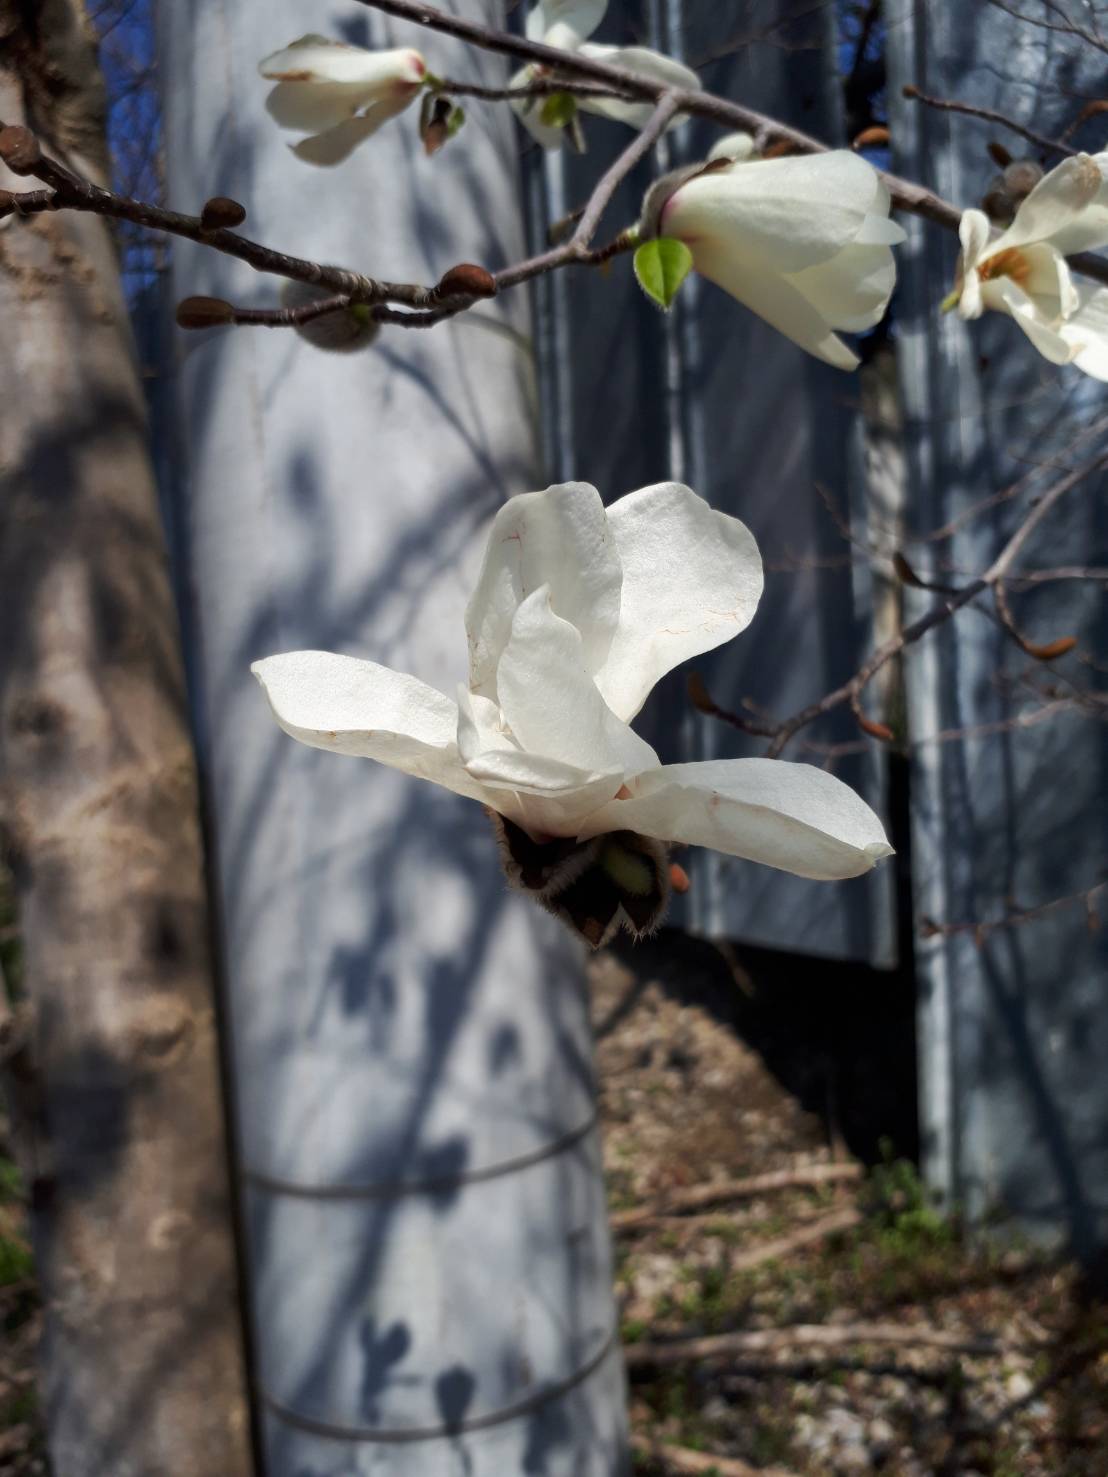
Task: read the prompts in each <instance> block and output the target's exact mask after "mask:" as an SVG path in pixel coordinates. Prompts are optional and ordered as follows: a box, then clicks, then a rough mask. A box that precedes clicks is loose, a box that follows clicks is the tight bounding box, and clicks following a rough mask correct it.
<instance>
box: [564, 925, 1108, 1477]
mask: <svg viewBox="0 0 1108 1477" xmlns="http://www.w3.org/2000/svg"><path fill="white" fill-rule="evenodd" d="M796 967H797V966H796V964H795V962H794V964H793V965H792V968H793V970H794V971H795V970H796ZM801 967H803V966H801ZM788 968H789V966H788V964H787V962H786V961H782V960H780V958H778V959H774V958H773V957H772V956H764V955H759V954H758V953H757V952H756V951H744V952H743V955H742V957H741V958H740V957H737V956H736V955H734V954H731V955H730V956H729V957H727V958H725V957H724V956H723V955H721V954H720V953H719V952H718V951H716V950H714V949H710V948H709V947H708V946H706V945H699V944H695V943H693V942H692V941H689V940H681V939H679V938H678V937H677V936H675V935H670V936H668V937H667V936H665V935H663V936H662V937H661V939H660V940H659V941H657V942H656V943H654V944H652V945H649V946H646V947H640V948H639V949H637V950H636V951H634V952H633V953H630V952H628V953H624V954H622V956H621V957H620V958H617V957H615V956H613V955H611V954H609V955H606V956H601V957H600V958H598V960H597V961H596V963H595V964H594V966H593V968H592V981H593V991H594V1000H595V1021H596V1031H597V1037H598V1043H597V1045H598V1057H599V1071H600V1082H601V1108H602V1118H603V1125H604V1134H605V1161H606V1165H607V1174H608V1180H609V1187H610V1201H611V1206H612V1211H613V1224H614V1228H615V1236H616V1265H617V1285H618V1293H619V1299H620V1308H621V1314H622V1320H623V1336H624V1343H625V1346H626V1351H627V1358H628V1364H629V1374H630V1380H631V1401H632V1423H633V1428H634V1432H635V1436H636V1442H637V1461H638V1466H637V1469H636V1470H637V1471H638V1472H639V1473H642V1474H647V1473H650V1474H654V1473H657V1474H661V1473H675V1474H678V1473H684V1472H690V1473H717V1474H718V1477H746V1474H749V1473H752V1472H757V1473H760V1474H762V1477H769V1474H773V1477H788V1474H797V1477H838V1474H848V1473H859V1472H882V1473H887V1474H889V1477H932V1474H933V1477H1017V1474H1018V1477H1106V1474H1108V1302H1106V1301H1105V1300H1104V1297H1103V1295H1102V1294H1100V1293H1098V1289H1097V1287H1096V1286H1095V1285H1094V1283H1093V1281H1092V1280H1091V1279H1090V1278H1088V1277H1087V1276H1086V1277H1083V1276H1082V1275H1081V1274H1079V1273H1078V1271H1077V1270H1076V1269H1075V1268H1074V1267H1073V1266H1071V1265H1068V1264H1067V1263H1066V1262H1065V1261H1064V1260H1063V1259H1059V1258H1057V1257H1052V1256H1050V1255H1048V1254H1047V1253H1045V1252H1044V1251H1041V1250H1039V1251H1036V1250H1034V1249H1033V1248H1031V1247H1029V1246H1026V1245H1021V1244H1020V1243H1019V1242H1018V1241H1017V1240H1015V1239H1014V1238H1013V1237H1011V1236H1010V1235H1009V1236H1006V1237H1000V1238H997V1239H991V1240H985V1239H982V1238H980V1237H977V1238H973V1239H971V1238H970V1237H968V1236H966V1235H965V1234H963V1232H962V1230H961V1228H960V1227H959V1225H958V1224H957V1222H956V1220H951V1219H948V1218H944V1217H942V1216H940V1215H939V1214H937V1213H936V1211H935V1210H934V1208H933V1207H932V1206H931V1205H930V1204H929V1201H928V1197H927V1195H926V1194H925V1192H924V1191H923V1189H922V1187H921V1185H920V1183H919V1180H918V1177H917V1176H916V1173H915V1170H914V1168H913V1167H912V1164H911V1163H910V1162H909V1161H908V1160H906V1159H903V1158H900V1157H898V1156H899V1154H900V1153H902V1152H903V1150H904V1148H905V1147H911V1141H912V1138H913V1134H914V1127H913V1124H912V1115H911V1113H909V1114H907V1115H906V1114H905V1113H904V1112H903V1107H904V1104H905V1101H906V1102H907V1103H908V1105H909V1107H910V1105H911V1104H912V1101H913V1098H914V1081H913V1077H912V1072H911V1065H910V1061H909V1062H907V1063H906V1062H905V1061H904V1060H901V1061H900V1062H899V1064H898V1062H897V1057H898V1053H899V1054H901V1055H902V1054H903V1050H902V1049H903V1046H904V1041H905V1037H904V1032H903V1031H902V1029H901V1028H902V1026H903V1024H904V1019H903V1016H904V1010H905V1009H906V1008H908V1007H910V1001H904V1000H902V1001H900V1002H899V1003H898V1002H897V1001H896V1000H895V999H892V1000H891V999H890V993H889V992H890V990H891V991H892V992H893V994H895V984H894V983H893V982H892V981H891V980H890V979H888V978H886V979H885V980H884V981H882V980H880V979H879V978H875V979H873V980H871V981H867V980H865V979H864V978H862V979H859V980H857V981H855V986H856V988H855V991H854V999H853V1002H852V1006H851V1007H849V1008H846V1009H845V1010H844V1006H843V999H842V997H841V996H839V997H838V1002H837V1005H832V1004H830V1000H833V999H835V998H836V997H835V996H834V995H832V996H830V997H829V996H828V994H827V991H826V988H823V989H822V990H821V991H820V993H819V994H812V993H810V991H809V986H808V983H807V982H803V983H800V984H797V983H796V982H795V981H793V982H791V983H790V980H789V978H788ZM820 968H821V969H822V966H820ZM805 973H806V974H808V975H811V973H812V969H811V967H810V966H809V967H808V968H807V969H806V970H805ZM865 973H866V972H865V971H862V972H861V974H862V975H865ZM823 985H824V987H825V985H826V982H825V981H824V982H823ZM870 985H872V986H873V988H874V989H875V990H882V989H883V991H884V994H883V996H882V997H881V998H882V999H883V1002H884V1003H883V1006H882V1009H884V1011H885V1020H884V1023H883V1026H881V1025H880V1024H875V1011H874V1010H873V1009H870V1008H869V1007H870V1004H871V1003H872V1002H871V1001H870V999H869V998H868V994H867V992H868V989H869V986H870ZM872 998H873V1001H876V1000H877V999H878V996H877V995H874V996H873V997H872ZM854 1007H856V1009H855V1008H854ZM879 1013H880V1012H879V1011H878V1012H877V1014H879ZM852 1017H854V1022H853V1025H852V1024H851V1018H852ZM790 1033H791V1036H792V1038H793V1046H794V1051H793V1052H792V1053H791V1054H790V1053H788V1052H786V1051H785V1050H784V1045H783V1038H784V1037H785V1036H786V1035H788V1034H790ZM909 1034H910V1033H909ZM882 1038H884V1039H885V1042H886V1046H885V1047H884V1048H883V1047H882V1045H881V1041H882ZM751 1041H754V1042H756V1043H757V1049H755V1047H754V1046H752V1045H751V1044H750V1043H751ZM851 1043H853V1048H854V1049H853V1050H851ZM767 1061H771V1062H773V1064H774V1070H771V1069H770V1066H768V1065H767ZM867 1073H868V1074H869V1081H870V1083H871V1086H872V1091H871V1092H870V1093H869V1094H868V1096H869V1098H870V1101H869V1102H868V1103H867V1088H866V1084H867ZM905 1074H906V1075H905ZM782 1079H785V1080H786V1081H787V1082H788V1083H789V1085H788V1086H785V1085H783V1082H782ZM821 1079H822V1080H821ZM883 1117H884V1118H885V1119H886V1120H887V1121H888V1123H889V1124H891V1125H895V1131H894V1132H893V1133H891V1134H890V1135H888V1136H886V1135H885V1134H883V1133H882V1131H881V1130H882V1119H883ZM847 1140H853V1141H854V1142H855V1143H856V1144H859V1145H861V1151H862V1152H868V1156H869V1157H871V1158H873V1159H875V1160H876V1161H877V1162H876V1165H875V1166H872V1167H871V1168H869V1169H866V1170H865V1171H864V1173H863V1172H862V1166H861V1165H860V1164H859V1163H858V1161H857V1159H855V1158H854V1157H853V1156H852V1155H851V1154H850V1152H849V1148H848V1144H847ZM831 1164H835V1165H838V1166H839V1168H836V1169H833V1170H831V1171H830V1173H831V1174H833V1175H842V1176H844V1178H843V1179H841V1180H839V1181H837V1182H836V1181H835V1180H833V1179H832V1180H829V1181H826V1182H824V1183H822V1184H815V1185H813V1186H807V1187H805V1186H803V1185H793V1186H791V1187H788V1188H777V1189H774V1190H770V1191H766V1190H763V1191H762V1192H761V1193H749V1192H748V1193H741V1186H740V1187H738V1190H737V1191H736V1192H734V1193H731V1194H721V1195H720V1196H719V1197H718V1199H716V1200H715V1202H714V1203H710V1204H701V1205H696V1206H690V1207H689V1209H687V1210H685V1211H684V1212H683V1213H682V1211H681V1207H680V1202H681V1201H682V1199H684V1200H686V1201H687V1200H689V1199H691V1198H693V1194H692V1193H691V1192H693V1191H694V1187H699V1186H704V1185H711V1184H716V1185H722V1184H724V1182H727V1181H734V1180H736V1179H739V1180H742V1179H749V1178H750V1177H752V1176H764V1175H765V1174H766V1173H767V1172H772V1171H786V1172H788V1171H797V1170H799V1171H801V1173H802V1174H803V1173H805V1172H807V1171H810V1170H811V1169H812V1167H815V1166H826V1165H831ZM851 1165H853V1166H854V1169H853V1173H854V1174H855V1176H857V1177H856V1178H854V1179H851V1178H849V1176H850V1175H851V1173H852V1170H851ZM821 1172H822V1173H826V1171H819V1170H817V1174H818V1173H821ZM675 1202H676V1203H675ZM636 1208H639V1209H640V1210H641V1211H643V1212H644V1213H645V1215H648V1216H650V1218H649V1219H641V1220H640V1223H639V1224H635V1223H634V1220H635V1216H634V1212H635V1210H636ZM813 1325H818V1327H816V1328H815V1329H813V1327H812V1326H813ZM719 1335H735V1336H736V1337H735V1338H734V1339H733V1340H732V1344H733V1346H732V1347H731V1348H729V1349H726V1348H725V1349H723V1350H722V1351H721V1350H720V1349H719V1347H718V1345H717V1346H713V1345H711V1344H708V1345H706V1346H705V1345H701V1346H700V1347H699V1348H691V1349H690V1350H689V1351H688V1354H687V1356H686V1355H684V1354H683V1352H682V1350H681V1348H680V1343H681V1341H682V1340H691V1339H702V1338H705V1337H709V1338H711V1337H715V1336H719Z"/></svg>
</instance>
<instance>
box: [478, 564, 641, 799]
mask: <svg viewBox="0 0 1108 1477" xmlns="http://www.w3.org/2000/svg"><path fill="white" fill-rule="evenodd" d="M496 686H497V694H498V701H499V703H500V710H501V712H502V713H503V715H504V719H505V721H506V722H507V724H508V726H509V728H510V729H511V731H512V735H513V737H514V738H515V740H516V742H517V743H518V744H519V746H520V748H521V749H523V750H524V751H525V752H526V753H528V754H535V755H539V756H541V757H543V758H546V759H557V760H560V761H561V762H562V763H564V764H572V765H574V766H575V767H576V768H578V769H580V770H582V771H584V772H586V773H588V774H593V775H597V774H614V773H617V772H619V773H626V774H637V773H638V772H639V771H640V770H645V769H650V768H656V767H657V765H658V756H657V754H655V752H654V750H653V749H652V748H651V747H650V745H649V744H648V743H647V742H646V741H645V740H644V739H641V738H639V736H638V734H637V733H635V732H634V731H633V729H631V728H629V727H628V726H627V724H626V723H624V722H623V720H622V719H620V718H617V717H616V715H615V713H613V712H612V710H611V709H610V708H609V707H608V705H607V704H606V703H605V701H604V699H603V698H602V697H601V695H600V693H599V692H598V690H597V688H596V684H595V683H594V682H593V679H592V676H591V674H590V673H589V671H588V669H587V668H586V666H585V659H584V650H583V643H582V640H581V634H580V632H579V631H578V630H577V628H576V626H572V625H570V623H569V622H568V621H565V620H562V619H561V617H560V616H558V615H556V614H555V613H554V611H553V610H552V609H551V605H550V591H549V589H548V587H547V586H545V585H544V586H543V587H542V588H541V589H538V590H536V591H535V592H534V594H533V595H529V596H528V597H527V598H526V599H525V600H524V601H523V603H522V604H521V605H520V607H519V609H518V610H517V611H516V613H515V618H514V620H513V621H512V633H511V636H510V638H509V640H508V644H507V646H505V648H504V653H503V655H502V656H501V658H500V662H499V665H498V667H497V672H496ZM617 788H618V786H617Z"/></svg>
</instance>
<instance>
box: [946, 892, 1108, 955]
mask: <svg viewBox="0 0 1108 1477" xmlns="http://www.w3.org/2000/svg"><path fill="white" fill-rule="evenodd" d="M1106 889H1108V882H1098V883H1096V884H1095V886H1093V887H1087V888H1086V889H1085V890H1084V892H1074V893H1070V894H1069V895H1068V896H1067V897H1056V898H1051V900H1050V902H1048V903H1040V904H1038V906H1037V907H1034V908H1017V909H1014V910H1013V911H1012V912H1010V913H1005V915H1004V916H1003V918H991V919H987V920H985V921H984V922H982V923H937V922H936V921H935V920H934V919H933V918H921V919H920V925H919V931H920V933H921V934H922V935H923V937H924V938H954V937H955V936H957V935H958V934H965V933H969V934H972V935H973V936H974V938H975V940H976V942H977V943H978V944H981V943H983V942H984V941H985V939H986V938H988V936H989V934H991V933H996V932H997V931H998V930H999V929H1004V928H1018V927H1019V926H1020V924H1022V923H1033V922H1035V921H1036V920H1037V919H1039V918H1047V917H1049V916H1050V914H1051V913H1058V912H1061V911H1063V910H1064V909H1066V908H1072V907H1075V906H1077V905H1078V904H1080V906H1081V907H1083V908H1084V909H1085V914H1086V917H1087V918H1088V921H1089V927H1090V928H1092V929H1096V928H1098V927H1099V926H1100V914H1099V913H1098V911H1097V907H1096V904H1097V900H1098V898H1099V897H1100V895H1101V893H1103V892H1104V891H1105V890H1106Z"/></svg>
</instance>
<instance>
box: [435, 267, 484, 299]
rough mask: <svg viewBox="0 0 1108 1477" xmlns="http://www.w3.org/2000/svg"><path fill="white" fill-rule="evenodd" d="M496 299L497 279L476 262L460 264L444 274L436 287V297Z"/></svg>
mask: <svg viewBox="0 0 1108 1477" xmlns="http://www.w3.org/2000/svg"><path fill="white" fill-rule="evenodd" d="M463 295H464V296H465V297H495V296H496V279H495V277H494V276H493V275H492V273H491V272H488V271H486V270H485V268H484V267H479V266H477V265H476V264H475V263H474V262H459V263H458V265H457V266H456V267H451V268H450V270H449V271H448V272H444V273H443V275H442V277H441V278H440V279H439V282H438V284H437V285H436V287H435V296H436V297H440V298H442V297H461V296H463Z"/></svg>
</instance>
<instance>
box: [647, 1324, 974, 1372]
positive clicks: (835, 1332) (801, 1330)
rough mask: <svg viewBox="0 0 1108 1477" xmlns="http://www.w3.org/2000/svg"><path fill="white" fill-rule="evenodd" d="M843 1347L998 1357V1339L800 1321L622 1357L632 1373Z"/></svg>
mask: <svg viewBox="0 0 1108 1477" xmlns="http://www.w3.org/2000/svg"><path fill="white" fill-rule="evenodd" d="M844 1344H890V1345H895V1346H897V1347H900V1348H915V1349H947V1350H949V1351H951V1352H952V1353H959V1354H973V1355H977V1356H978V1357H982V1356H985V1355H991V1354H998V1353H1000V1352H1001V1351H1002V1346H1001V1344H1000V1343H999V1342H998V1340H996V1339H995V1338H992V1337H989V1336H986V1335H981V1334H971V1333H948V1332H946V1331H945V1330H944V1329H938V1328H913V1327H911V1326H905V1325H904V1324H900V1323H799V1324H796V1325H794V1326H793V1327H791V1328H749V1329H742V1330H741V1331H739V1332H736V1333H717V1334H708V1335H705V1336H704V1337H703V1338H675V1339H666V1340H664V1341H662V1340H658V1341H655V1342H654V1343H641V1344H627V1345H625V1346H624V1350H623V1356H624V1360H625V1362H626V1364H627V1367H628V1368H629V1369H636V1368H642V1367H643V1366H650V1367H651V1368H659V1367H661V1366H664V1365H669V1364H689V1363H691V1362H694V1361H695V1362H698V1363H699V1362H700V1361H702V1360H708V1359H728V1358H730V1357H731V1355H733V1354H752V1353H767V1352H776V1351H777V1350H779V1349H794V1348H804V1347H808V1346H811V1347H815V1348H824V1349H826V1348H841V1347H842V1346H843V1345H844Z"/></svg>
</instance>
